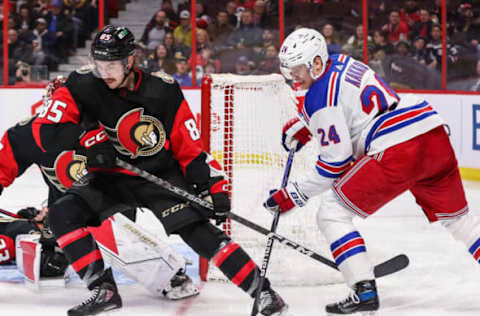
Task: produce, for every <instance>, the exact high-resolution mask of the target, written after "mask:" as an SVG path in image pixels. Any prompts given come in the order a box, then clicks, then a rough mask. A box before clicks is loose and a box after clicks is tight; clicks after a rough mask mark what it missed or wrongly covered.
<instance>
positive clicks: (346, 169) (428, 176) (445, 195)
mask: <svg viewBox="0 0 480 316" xmlns="http://www.w3.org/2000/svg"><path fill="white" fill-rule="evenodd" d="M279 58H280V64H281V70H282V73H283V74H284V75H285V76H286V77H287V78H289V79H293V80H294V81H296V82H297V83H299V84H300V85H301V86H302V87H303V88H305V89H309V90H308V92H307V94H306V97H305V105H304V107H303V109H302V111H301V115H300V116H299V118H294V119H292V120H291V121H289V122H288V123H287V124H286V125H285V126H284V129H283V137H282V141H283V145H284V146H285V147H286V148H287V149H288V148H291V147H293V146H296V149H297V150H299V149H300V148H301V147H302V145H304V144H305V143H306V142H307V141H309V140H310V138H312V136H313V138H312V139H315V140H316V141H317V142H318V145H319V156H318V160H317V162H316V165H315V167H314V168H312V171H311V173H310V174H308V175H306V177H305V178H304V180H301V181H298V182H290V183H288V185H287V186H286V187H285V188H284V189H280V190H277V191H274V192H273V193H272V194H271V195H270V197H269V198H268V200H267V201H266V202H265V203H264V206H265V207H266V208H267V209H269V210H273V211H277V210H278V211H280V212H281V213H285V212H288V211H290V210H292V209H293V208H295V207H297V206H303V205H305V204H306V203H307V201H308V199H309V198H311V197H313V196H315V195H318V194H320V193H323V192H326V193H325V197H324V203H323V204H322V205H321V207H320V209H319V210H318V213H317V222H318V226H319V229H320V230H321V231H322V233H323V234H324V235H325V237H326V239H327V241H328V242H329V243H330V246H331V247H330V248H331V251H332V255H333V257H334V259H335V261H336V264H337V265H338V267H339V269H340V271H341V272H342V274H343V275H344V278H345V280H346V282H347V285H348V286H349V287H350V288H351V289H352V290H353V291H352V293H351V295H350V296H349V297H347V298H346V299H344V300H342V301H340V302H337V303H333V304H329V305H327V306H326V311H327V313H329V314H333V315H337V314H354V313H369V314H373V313H375V311H376V310H378V308H379V295H378V292H377V288H376V284H375V279H374V275H373V269H372V264H371V263H370V260H369V258H368V255H367V250H366V247H365V242H364V240H363V238H362V236H361V235H360V233H359V232H358V230H357V229H356V228H355V226H354V225H353V223H352V218H353V217H354V216H355V215H356V216H360V217H362V218H366V217H368V216H369V215H372V214H373V213H375V212H376V211H377V210H378V209H379V208H380V207H382V206H383V205H385V204H386V203H388V202H389V201H391V200H392V199H393V198H395V197H396V196H398V195H399V194H401V193H402V192H404V191H406V190H409V191H410V192H411V193H412V194H413V195H414V196H415V198H416V202H417V204H419V205H420V206H421V208H422V210H423V212H424V213H425V215H426V217H427V218H428V220H429V221H430V222H435V221H442V224H443V225H444V226H445V227H446V228H447V229H448V230H449V231H450V232H451V234H452V235H453V236H454V237H455V238H456V239H457V240H460V241H461V242H463V243H464V244H465V245H466V246H467V248H468V249H469V251H470V253H471V254H472V255H473V256H474V258H475V260H477V261H478V260H479V258H480V225H479V222H478V220H477V218H475V217H474V216H473V215H471V214H470V213H469V212H468V205H467V202H466V199H465V193H464V190H463V186H462V182H461V179H460V175H459V171H458V165H457V160H456V158H455V154H454V152H453V149H452V146H451V144H450V141H449V138H448V135H447V133H446V132H445V129H444V127H443V124H444V121H443V120H442V118H441V117H440V116H439V115H438V113H437V112H436V111H435V109H434V108H433V107H432V106H431V105H430V104H428V103H427V102H426V101H425V100H423V99H420V98H418V97H416V96H414V95H406V96H402V97H401V98H400V97H399V96H398V95H397V94H396V93H395V92H394V91H393V90H392V89H391V88H390V87H389V86H388V85H387V84H386V83H385V82H384V81H383V80H382V79H381V78H380V77H379V76H378V75H377V74H375V72H374V71H372V70H371V69H370V68H369V67H368V66H367V65H365V64H363V63H362V62H359V61H357V60H355V59H353V58H351V57H349V56H346V55H341V54H340V55H330V56H329V55H328V53H327V46H326V43H325V39H324V38H323V36H322V35H321V34H320V33H318V32H317V31H315V30H312V29H306V28H302V29H299V30H296V31H295V32H293V33H292V34H290V35H289V36H288V37H287V39H286V40H285V41H284V43H283V45H282V47H281V49H280V53H279ZM300 211H301V210H300Z"/></svg>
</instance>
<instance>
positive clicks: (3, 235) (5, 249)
mask: <svg viewBox="0 0 480 316" xmlns="http://www.w3.org/2000/svg"><path fill="white" fill-rule="evenodd" d="M33 232H36V233H38V232H40V229H39V228H38V227H37V225H35V223H33V222H30V221H14V222H0V264H7V263H11V262H12V261H13V260H15V238H16V237H17V235H20V234H31V233H33Z"/></svg>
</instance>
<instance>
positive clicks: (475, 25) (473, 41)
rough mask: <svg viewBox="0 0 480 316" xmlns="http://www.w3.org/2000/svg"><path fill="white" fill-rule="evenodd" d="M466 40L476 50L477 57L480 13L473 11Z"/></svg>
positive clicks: (479, 42) (478, 54) (479, 54)
mask: <svg viewBox="0 0 480 316" xmlns="http://www.w3.org/2000/svg"><path fill="white" fill-rule="evenodd" d="M466 36H467V42H468V43H469V44H470V46H471V47H472V48H473V49H474V50H475V51H476V52H477V57H478V58H480V13H479V12H475V13H474V17H473V21H472V25H471V26H470V28H469V29H468V31H467V34H466Z"/></svg>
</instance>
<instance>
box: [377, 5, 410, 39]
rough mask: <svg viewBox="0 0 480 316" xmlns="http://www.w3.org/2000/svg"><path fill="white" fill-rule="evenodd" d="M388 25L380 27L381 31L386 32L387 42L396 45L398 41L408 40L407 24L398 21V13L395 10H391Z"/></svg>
mask: <svg viewBox="0 0 480 316" xmlns="http://www.w3.org/2000/svg"><path fill="white" fill-rule="evenodd" d="M388 20H389V23H388V24H385V25H384V26H383V27H382V30H383V31H387V32H388V40H389V41H390V42H391V43H392V44H396V43H397V42H398V41H399V40H401V39H404V40H408V24H407V23H405V22H402V21H400V12H399V11H398V10H396V9H394V10H391V11H390V14H389V15H388Z"/></svg>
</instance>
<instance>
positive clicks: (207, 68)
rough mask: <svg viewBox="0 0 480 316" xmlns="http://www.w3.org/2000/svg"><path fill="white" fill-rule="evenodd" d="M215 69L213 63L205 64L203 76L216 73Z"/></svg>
mask: <svg viewBox="0 0 480 316" xmlns="http://www.w3.org/2000/svg"><path fill="white" fill-rule="evenodd" d="M217 72H218V71H217V67H216V65H215V64H214V63H207V64H206V65H205V67H203V73H204V74H205V75H211V74H215V73H217Z"/></svg>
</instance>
